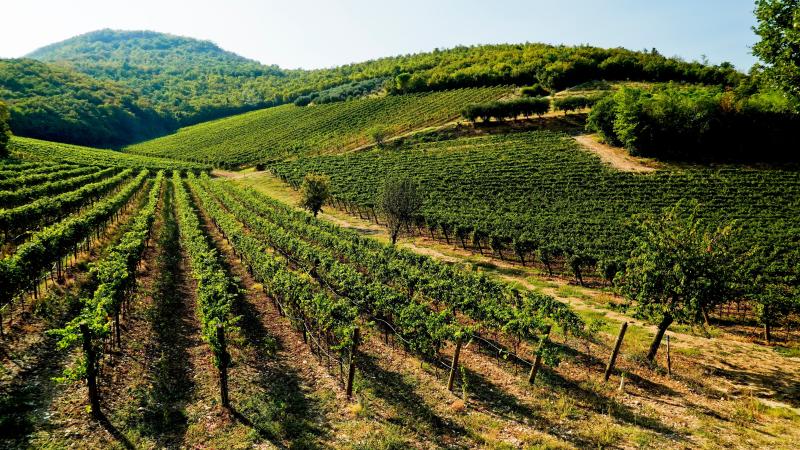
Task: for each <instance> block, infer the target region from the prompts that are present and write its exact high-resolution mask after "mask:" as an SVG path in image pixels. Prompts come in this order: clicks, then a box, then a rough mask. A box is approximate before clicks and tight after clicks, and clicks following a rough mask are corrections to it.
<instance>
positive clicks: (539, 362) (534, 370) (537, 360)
mask: <svg viewBox="0 0 800 450" xmlns="http://www.w3.org/2000/svg"><path fill="white" fill-rule="evenodd" d="M550 328H551V326H550V325H548V326H547V328H545V329H544V337H542V341H541V342H539V347H538V348H537V349H536V358H534V360H533V365H532V366H531V372H530V373H529V374H528V383H530V384H533V382H534V381H536V374H537V373H538V372H539V367H541V365H542V349H544V343H545V341H547V339H548V337H550Z"/></svg>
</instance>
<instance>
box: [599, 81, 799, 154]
mask: <svg viewBox="0 0 800 450" xmlns="http://www.w3.org/2000/svg"><path fill="white" fill-rule="evenodd" d="M795 110H796V105H793V104H792V103H791V102H788V101H787V100H786V99H785V98H783V99H782V100H777V99H776V98H773V97H772V96H770V95H768V94H764V93H761V94H757V95H752V96H746V95H741V94H736V93H734V92H731V91H724V90H722V89H721V88H718V87H685V86H674V85H669V86H665V87H660V88H655V89H651V90H645V89H637V88H622V89H620V90H619V91H617V92H616V93H614V94H613V95H611V96H609V97H607V98H606V99H603V100H601V101H599V102H598V103H597V104H596V105H595V107H594V108H593V109H592V111H591V112H590V114H589V118H588V121H587V128H588V129H589V130H592V131H595V132H597V133H599V134H600V135H601V136H602V137H603V138H604V139H605V140H606V141H608V142H609V143H611V144H615V145H622V146H624V147H625V148H626V149H628V151H630V152H631V154H637V155H645V156H653V157H659V158H666V159H677V160H709V159H711V160H717V159H723V160H777V161H793V162H796V161H797V152H796V151H794V150H793V149H794V146H795V144H794V141H795V139H794V134H795V133H796V130H798V129H800V115H798V114H797V113H795V112H794V111H795ZM754 150H757V151H754Z"/></svg>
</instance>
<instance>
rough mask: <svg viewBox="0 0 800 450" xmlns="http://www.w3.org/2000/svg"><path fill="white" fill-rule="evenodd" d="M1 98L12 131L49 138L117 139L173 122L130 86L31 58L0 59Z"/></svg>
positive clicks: (108, 141) (145, 133) (92, 141)
mask: <svg viewBox="0 0 800 450" xmlns="http://www.w3.org/2000/svg"><path fill="white" fill-rule="evenodd" d="M0 99H3V100H5V101H6V102H8V104H9V105H10V106H11V108H10V109H11V111H10V112H11V118H10V125H11V128H12V130H13V131H14V133H15V134H18V135H21V136H34V137H38V138H41V139H46V140H51V141H60V142H70V143H76V144H83V145H92V146H107V145H119V144H122V143H125V142H130V141H131V140H135V139H140V138H142V137H147V136H157V135H159V134H163V133H164V132H167V131H168V130H170V129H171V128H172V127H173V126H174V125H173V124H172V123H171V121H169V120H168V119H166V118H165V117H164V116H163V115H161V114H159V113H157V112H156V111H155V110H154V109H153V108H152V106H151V105H150V104H149V102H148V101H147V100H145V99H143V98H141V96H139V94H138V93H137V92H135V91H134V90H132V89H130V88H127V87H125V86H123V85H121V84H119V83H115V82H112V81H104V80H98V79H95V78H92V77H90V76H88V75H84V74H81V73H79V72H76V71H74V70H70V69H69V68H63V67H59V66H55V65H51V64H45V63H42V62H39V61H35V60H32V59H9V60H0Z"/></svg>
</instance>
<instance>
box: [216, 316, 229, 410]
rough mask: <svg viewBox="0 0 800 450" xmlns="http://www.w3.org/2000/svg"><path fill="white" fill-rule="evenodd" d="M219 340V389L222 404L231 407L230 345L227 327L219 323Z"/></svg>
mask: <svg viewBox="0 0 800 450" xmlns="http://www.w3.org/2000/svg"><path fill="white" fill-rule="evenodd" d="M217 342H219V347H220V357H219V391H220V401H221V402H222V406H224V407H226V408H228V407H230V400H229V398H228V347H227V345H226V344H225V328H223V327H222V324H217Z"/></svg>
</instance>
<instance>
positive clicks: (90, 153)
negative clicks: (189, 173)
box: [9, 136, 210, 170]
mask: <svg viewBox="0 0 800 450" xmlns="http://www.w3.org/2000/svg"><path fill="white" fill-rule="evenodd" d="M9 149H10V150H11V152H12V154H16V155H17V156H19V157H22V158H25V159H26V160H38V161H43V162H47V161H50V164H52V162H53V161H58V162H61V163H63V164H75V165H95V166H100V167H129V168H134V169H136V168H147V169H150V170H162V169H163V170H186V169H190V170H208V169H210V166H208V165H205V164H196V163H191V162H185V161H174V160H170V159H165V158H158V157H150V156H139V155H131V154H127V153H122V152H116V151H108V150H100V149H96V148H92V147H82V146H79V145H70V144H61V143H58V142H49V141H41V140H38V139H31V138H24V137H18V136H15V137H14V138H13V139H12V140H11V143H10V145H9Z"/></svg>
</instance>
